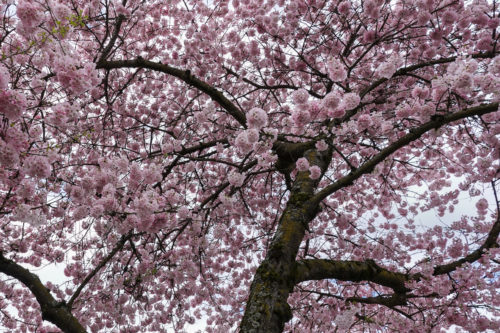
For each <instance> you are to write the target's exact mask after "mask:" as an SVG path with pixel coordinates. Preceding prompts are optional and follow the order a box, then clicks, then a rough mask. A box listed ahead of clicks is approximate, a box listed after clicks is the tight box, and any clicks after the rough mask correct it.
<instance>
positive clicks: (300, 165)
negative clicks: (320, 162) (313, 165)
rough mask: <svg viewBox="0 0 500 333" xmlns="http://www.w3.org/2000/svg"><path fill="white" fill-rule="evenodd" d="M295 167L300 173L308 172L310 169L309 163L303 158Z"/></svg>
mask: <svg viewBox="0 0 500 333" xmlns="http://www.w3.org/2000/svg"><path fill="white" fill-rule="evenodd" d="M295 166H296V167H297V170H299V171H307V170H308V169H309V161H308V160H307V159H306V158H305V157H301V158H299V159H298V160H297V162H295Z"/></svg>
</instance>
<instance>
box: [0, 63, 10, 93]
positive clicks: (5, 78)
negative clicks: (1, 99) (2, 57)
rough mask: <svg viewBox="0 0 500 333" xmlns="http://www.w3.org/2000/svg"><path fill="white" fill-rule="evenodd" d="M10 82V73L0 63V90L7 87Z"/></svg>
mask: <svg viewBox="0 0 500 333" xmlns="http://www.w3.org/2000/svg"><path fill="white" fill-rule="evenodd" d="M9 82H10V74H9V71H8V69H7V67H5V66H4V65H3V64H0V90H5V89H7V87H8V85H9Z"/></svg>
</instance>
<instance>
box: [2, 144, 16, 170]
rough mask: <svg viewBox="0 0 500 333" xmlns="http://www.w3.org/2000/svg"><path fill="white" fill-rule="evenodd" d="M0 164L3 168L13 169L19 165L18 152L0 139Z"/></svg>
mask: <svg viewBox="0 0 500 333" xmlns="http://www.w3.org/2000/svg"><path fill="white" fill-rule="evenodd" d="M0 163H1V164H2V165H3V166H4V167H13V166H16V165H17V164H18V163H19V152H18V151H17V149H16V148H15V147H14V146H13V145H11V144H9V143H6V142H5V141H3V140H1V139H0Z"/></svg>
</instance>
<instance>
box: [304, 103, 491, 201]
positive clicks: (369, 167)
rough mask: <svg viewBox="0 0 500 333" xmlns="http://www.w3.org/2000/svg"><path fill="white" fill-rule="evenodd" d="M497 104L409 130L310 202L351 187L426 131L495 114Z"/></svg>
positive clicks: (473, 108) (432, 121) (457, 113)
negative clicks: (467, 119) (474, 117)
mask: <svg viewBox="0 0 500 333" xmlns="http://www.w3.org/2000/svg"><path fill="white" fill-rule="evenodd" d="M498 104H499V103H498V102H497V103H490V104H483V105H480V106H475V107H472V108H469V109H464V110H461V111H458V112H454V113H451V114H446V115H443V116H440V117H436V118H435V119H433V120H430V121H428V122H426V123H425V124H423V125H421V126H419V127H417V128H414V129H410V132H409V133H408V134H406V135H405V136H403V137H401V138H400V139H399V140H397V141H396V142H394V143H392V144H391V145H389V146H388V147H386V148H385V149H382V150H381V151H380V152H379V153H378V154H377V155H375V156H373V157H372V158H371V159H369V160H368V161H367V162H365V163H364V164H362V165H361V166H360V167H358V168H357V169H356V170H353V171H351V172H350V173H349V174H348V175H346V176H344V177H342V178H340V179H339V180H337V181H336V182H334V183H333V184H331V185H328V186H327V187H325V188H324V189H323V190H321V191H319V192H318V193H317V194H316V195H314V196H313V197H312V198H311V199H310V200H311V201H312V202H313V203H314V204H318V203H319V202H321V201H322V200H323V199H325V198H326V197H327V196H329V195H330V194H332V193H334V192H336V191H338V190H339V189H341V188H344V187H347V186H349V185H351V184H352V183H353V182H354V181H355V180H357V179H358V178H360V177H361V176H363V175H365V174H367V173H370V172H372V171H373V170H374V169H375V167H376V166H377V165H378V164H379V163H380V162H382V161H383V160H385V159H386V158H387V157H389V156H390V155H391V154H393V153H394V152H396V151H397V150H398V149H400V148H402V147H405V146H407V145H408V144H410V143H411V142H413V141H415V140H417V139H419V138H420V137H421V136H422V135H424V134H425V133H427V132H428V131H430V130H432V129H437V128H439V127H441V126H443V125H446V124H449V123H452V122H454V121H457V120H460V119H464V118H468V117H472V116H480V115H483V114H487V113H490V112H495V111H497V110H498Z"/></svg>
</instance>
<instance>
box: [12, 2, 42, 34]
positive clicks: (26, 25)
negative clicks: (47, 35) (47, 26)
mask: <svg viewBox="0 0 500 333" xmlns="http://www.w3.org/2000/svg"><path fill="white" fill-rule="evenodd" d="M16 14H17V17H19V20H20V22H21V24H22V28H23V29H24V30H25V31H26V32H27V33H31V32H33V30H34V29H35V27H36V26H37V25H39V24H40V23H41V22H42V20H43V10H42V9H41V8H40V7H39V6H38V4H37V3H36V2H34V1H31V0H20V1H18V2H17V9H16Z"/></svg>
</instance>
